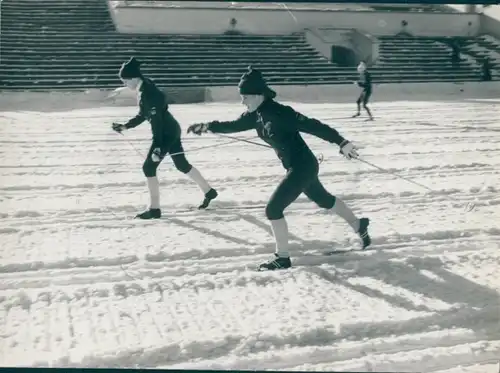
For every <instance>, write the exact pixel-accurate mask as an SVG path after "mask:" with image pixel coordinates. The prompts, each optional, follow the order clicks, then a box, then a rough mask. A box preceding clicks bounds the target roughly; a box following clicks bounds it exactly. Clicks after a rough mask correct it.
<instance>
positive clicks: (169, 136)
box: [113, 57, 217, 219]
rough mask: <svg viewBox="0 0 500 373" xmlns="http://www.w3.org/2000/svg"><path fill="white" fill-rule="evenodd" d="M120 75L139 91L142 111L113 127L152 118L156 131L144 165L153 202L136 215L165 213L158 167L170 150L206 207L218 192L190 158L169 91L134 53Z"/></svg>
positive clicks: (120, 128) (150, 216)
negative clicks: (145, 70)
mask: <svg viewBox="0 0 500 373" xmlns="http://www.w3.org/2000/svg"><path fill="white" fill-rule="evenodd" d="M119 77H120V79H121V80H122V81H123V83H124V84H125V85H126V86H127V87H128V88H130V89H131V90H135V91H137V99H138V104H139V113H138V114H137V115H136V116H135V117H134V118H132V119H130V120H129V121H128V122H127V123H125V124H120V123H113V130H115V131H117V132H120V133H121V132H122V131H123V130H126V129H130V128H134V127H136V126H138V125H139V124H141V123H142V122H144V121H145V120H148V121H149V122H150V123H151V131H152V133H153V142H152V144H151V147H150V149H149V152H148V155H147V157H146V159H145V161H144V164H143V166H142V170H143V172H144V175H145V176H146V179H147V184H148V189H149V194H150V202H151V203H150V207H149V209H148V210H147V211H145V212H143V213H140V214H138V215H137V216H136V217H137V218H140V219H159V218H160V217H161V209H160V185H159V181H158V177H157V176H156V170H157V168H158V166H159V165H160V163H161V161H162V160H163V158H164V157H165V156H166V155H167V154H169V153H170V154H173V155H171V158H172V160H173V162H174V164H175V167H176V168H177V169H178V170H179V171H180V172H182V173H184V174H186V175H187V176H188V177H189V178H191V179H192V180H193V181H194V182H195V183H196V184H198V186H199V187H200V189H201V190H202V191H203V193H204V194H205V198H204V200H203V202H202V203H201V205H200V206H199V207H198V208H200V209H204V208H206V207H207V206H208V205H209V204H210V201H211V200H213V199H214V198H216V197H217V192H216V191H215V189H213V188H212V187H210V185H209V184H208V183H207V181H206V180H205V179H204V178H203V176H202V175H201V173H200V172H199V171H198V170H197V169H196V168H195V167H193V166H192V165H191V164H190V163H189V162H188V161H187V159H186V156H185V155H184V153H183V152H184V150H183V148H182V143H181V127H180V125H179V123H178V122H177V120H176V119H175V118H174V117H173V116H172V114H171V113H170V112H169V110H168V104H167V102H166V97H165V94H164V93H163V92H162V91H160V90H159V89H158V88H157V87H156V85H155V83H154V82H153V81H152V80H151V79H148V78H145V77H144V76H143V75H142V73H141V71H140V63H139V61H137V60H136V59H135V58H134V57H132V58H130V60H129V61H127V62H126V63H123V64H122V66H121V68H120V71H119ZM175 153H181V154H175Z"/></svg>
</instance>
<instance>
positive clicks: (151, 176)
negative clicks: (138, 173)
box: [136, 148, 161, 219]
mask: <svg viewBox="0 0 500 373" xmlns="http://www.w3.org/2000/svg"><path fill="white" fill-rule="evenodd" d="M152 151H153V149H152V148H151V149H150V150H149V152H148V155H147V158H146V160H145V161H144V164H143V165H142V171H143V173H144V176H146V181H147V185H148V190H149V199H150V204H149V210H147V211H145V212H143V213H140V214H138V215H137V216H136V217H137V218H140V219H158V218H160V217H161V210H160V183H159V181H158V177H157V176H156V170H157V169H158V166H159V164H160V162H161V161H160V162H154V161H153V160H152V159H151V154H152Z"/></svg>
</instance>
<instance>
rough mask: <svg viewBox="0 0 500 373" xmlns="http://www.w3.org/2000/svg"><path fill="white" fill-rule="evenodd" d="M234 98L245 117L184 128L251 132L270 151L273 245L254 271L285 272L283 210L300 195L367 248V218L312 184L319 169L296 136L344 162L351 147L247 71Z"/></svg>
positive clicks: (269, 207) (350, 155) (254, 72)
mask: <svg viewBox="0 0 500 373" xmlns="http://www.w3.org/2000/svg"><path fill="white" fill-rule="evenodd" d="M238 87H239V92H240V95H241V97H242V103H243V104H244V105H245V106H246V107H247V109H248V110H247V111H246V112H245V113H243V114H242V115H241V116H240V117H239V118H238V119H236V120H234V121H228V122H220V121H211V122H208V123H197V124H193V125H191V126H189V128H188V133H189V132H192V133H195V134H197V135H201V134H202V133H204V132H208V131H210V132H214V133H234V132H241V131H246V130H250V129H255V130H256V131H257V134H258V136H259V137H260V138H261V139H262V140H264V141H265V142H266V143H268V144H269V145H270V146H271V147H272V148H274V150H275V152H276V154H277V155H278V157H279V158H280V160H281V162H282V164H283V166H284V168H285V169H286V170H287V172H286V176H285V177H284V179H283V180H282V181H281V183H280V184H279V185H278V188H277V189H276V190H275V192H274V193H273V195H272V196H271V199H270V200H269V202H268V203H267V206H266V209H265V212H266V216H267V218H268V219H269V220H270V222H271V226H272V230H273V234H274V238H275V241H276V252H275V258H274V259H272V260H270V261H269V262H266V263H262V264H261V265H260V266H259V268H260V269H268V270H274V269H282V268H289V267H291V261H290V255H289V252H288V250H289V246H288V226H287V222H286V220H285V218H284V215H283V212H284V210H285V209H286V208H287V207H288V206H289V205H290V204H291V203H292V202H293V201H295V200H296V199H297V197H299V195H300V194H301V193H305V195H306V196H307V197H308V198H309V199H311V200H312V201H314V202H315V203H316V204H317V205H318V206H320V207H322V208H325V209H329V210H331V211H332V212H333V213H335V214H337V215H339V216H340V217H342V218H343V219H344V220H346V221H347V222H348V223H349V225H350V226H351V227H352V228H353V230H354V231H355V232H357V233H358V234H359V236H360V237H361V239H362V241H363V248H365V247H367V246H368V245H370V243H371V240H370V236H369V235H368V225H369V219H368V218H361V219H358V218H357V217H356V216H355V215H354V213H353V212H352V211H351V209H350V208H349V207H347V206H346V205H345V203H344V202H343V201H342V200H340V199H339V198H336V197H335V196H333V195H332V194H330V193H329V192H328V191H327V190H326V189H325V188H324V187H323V185H322V184H321V182H320V181H319V179H318V172H319V165H318V161H317V159H316V157H315V156H314V154H313V153H312V151H311V149H310V148H309V147H308V146H307V144H306V143H305V141H304V140H303V138H302V136H301V135H300V132H305V133H309V134H311V135H315V136H317V137H319V138H321V139H323V140H326V141H328V142H330V143H334V144H337V145H339V146H340V152H341V153H342V154H343V155H344V156H345V157H346V158H347V159H352V158H356V157H357V156H358V154H357V152H356V150H355V148H354V146H353V145H352V144H351V143H350V142H349V141H347V140H346V139H344V138H343V137H342V136H341V135H340V134H339V133H338V132H337V131H336V130H335V129H333V128H331V127H329V126H327V125H326V124H323V123H321V122H320V121H318V120H316V119H312V118H308V117H306V116H305V115H302V114H300V113H299V112H296V111H295V110H294V109H292V108H291V107H290V106H285V105H282V104H280V103H278V102H276V101H275V100H274V98H275V97H276V92H274V91H273V90H272V89H271V88H269V87H268V85H267V83H266V82H265V80H264V78H263V77H262V75H261V73H260V72H259V71H258V70H254V69H252V68H251V67H249V70H248V72H247V73H245V74H244V75H243V76H242V77H241V81H240V83H239V86H238Z"/></svg>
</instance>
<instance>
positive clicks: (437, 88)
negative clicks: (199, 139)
mask: <svg viewBox="0 0 500 373" xmlns="http://www.w3.org/2000/svg"><path fill="white" fill-rule="evenodd" d="M273 89H274V90H275V91H276V92H277V93H278V99H279V100H283V101H295V102H309V103H350V102H354V101H355V100H356V98H357V96H358V95H359V92H360V91H359V88H358V87H357V86H356V85H354V84H343V85H310V86H273ZM210 97H211V100H212V102H238V101H240V97H239V94H238V89H237V87H211V88H210ZM463 99H499V100H500V82H467V83H407V84H381V85H375V86H374V90H373V96H372V99H371V101H372V102H377V101H455V100H463Z"/></svg>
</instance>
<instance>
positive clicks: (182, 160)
mask: <svg viewBox="0 0 500 373" xmlns="http://www.w3.org/2000/svg"><path fill="white" fill-rule="evenodd" d="M153 150H154V147H153V146H151V148H150V149H149V152H148V155H147V156H146V160H145V161H144V164H143V165H142V171H143V172H144V175H145V176H146V177H154V176H156V170H157V169H158V166H159V165H160V163H161V161H162V160H163V158H164V157H165V156H166V155H167V154H170V157H171V158H172V161H173V162H174V165H175V168H177V169H178V170H179V171H180V172H182V173H183V174H187V173H188V172H189V171H191V168H193V166H191V164H190V163H189V162H188V160H187V159H186V156H185V154H184V149H183V147H182V143H181V139H180V138H177V139H175V140H174V141H172V142H171V143H169V144H167V145H166V146H165V148H162V149H161V155H160V162H153V160H152V159H151V155H152V154H153ZM176 153H182V154H176Z"/></svg>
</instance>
